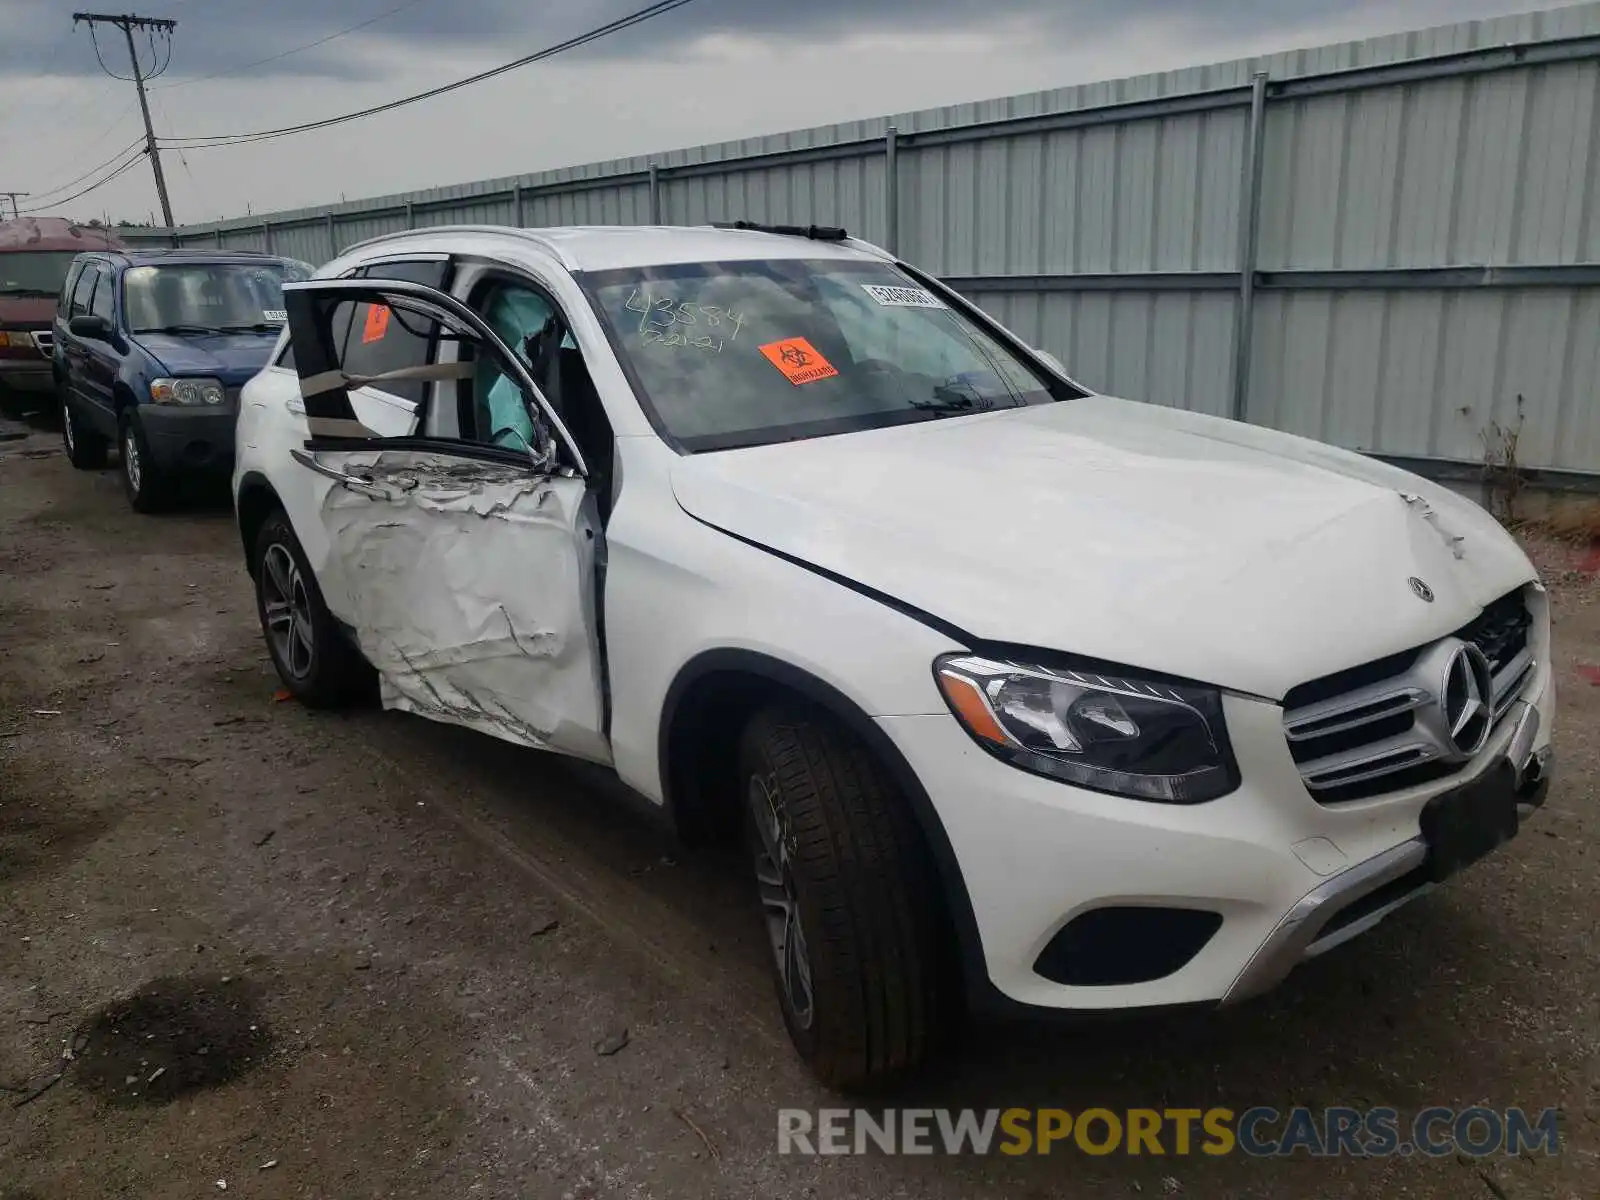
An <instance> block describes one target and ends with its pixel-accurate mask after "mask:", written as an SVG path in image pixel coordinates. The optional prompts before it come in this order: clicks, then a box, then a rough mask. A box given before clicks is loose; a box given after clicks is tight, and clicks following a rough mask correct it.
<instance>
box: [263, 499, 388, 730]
mask: <svg viewBox="0 0 1600 1200" xmlns="http://www.w3.org/2000/svg"><path fill="white" fill-rule="evenodd" d="M251 563H252V564H253V566H254V568H255V571H254V573H255V579H256V611H257V613H258V614H259V615H260V618H261V632H262V633H263V634H264V635H265V636H266V640H267V652H268V653H269V654H270V655H271V656H272V665H273V666H274V667H276V668H277V670H278V678H280V679H281V680H283V685H284V687H286V688H288V689H289V691H291V692H293V693H294V695H295V698H296V699H298V700H299V701H300V702H301V703H302V704H305V705H307V706H308V707H311V708H333V707H336V706H338V705H340V704H344V703H347V702H349V701H351V700H353V699H356V698H357V697H359V696H360V695H362V694H363V693H364V692H366V691H367V690H369V688H370V686H371V680H372V668H371V667H369V666H367V664H366V663H365V662H364V661H363V660H362V658H361V656H360V655H359V654H358V653H357V652H356V650H355V648H354V647H353V646H351V645H350V643H349V642H348V641H347V640H345V636H344V633H343V631H342V630H341V629H340V628H339V623H338V622H337V621H336V620H334V617H333V614H332V613H330V612H329V611H328V606H327V605H326V604H325V603H324V602H323V599H322V589H320V588H319V587H318V586H317V577H316V576H315V575H313V574H312V573H311V566H310V564H309V563H307V562H306V556H305V551H304V550H302V549H301V548H300V541H299V539H298V538H296V537H295V535H294V530H293V529H292V528H290V525H289V518H288V517H287V516H285V515H284V513H283V512H282V511H281V510H280V511H279V512H275V513H273V514H272V515H271V516H270V517H268V518H267V519H266V521H265V522H264V523H263V524H262V526H261V532H260V533H258V534H257V535H256V544H255V552H254V554H253V556H252V557H251Z"/></svg>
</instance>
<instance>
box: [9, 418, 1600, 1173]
mask: <svg viewBox="0 0 1600 1200" xmlns="http://www.w3.org/2000/svg"><path fill="white" fill-rule="evenodd" d="M56 447H57V443H56V441H55V439H54V437H53V436H51V435H47V434H44V433H35V434H33V435H32V436H30V437H27V438H24V439H19V440H11V441H7V442H4V443H0V1087H3V1088H5V1089H6V1090H5V1091H3V1092H0V1105H3V1108H0V1113H3V1116H0V1200H47V1198H48V1200H59V1198H66V1197H95V1198H97V1200H98V1198H101V1197H107V1196H135V1197H155V1198H165V1197H194V1196H200V1195H211V1194H215V1193H216V1192H217V1191H218V1190H219V1188H220V1186H221V1184H222V1183H226V1190H227V1191H228V1192H230V1193H238V1194H242V1195H248V1196H263V1197H290V1196H294V1197H313V1196H315V1197H336V1198H339V1200H346V1198H353V1197H369V1196H370V1197H377V1196H419V1197H421V1196H426V1197H435V1196H437V1197H450V1198H460V1197H466V1196H475V1197H476V1196H483V1197H502V1196H503V1197H513V1196H515V1197H543V1196H551V1197H562V1198H568V1197H572V1198H582V1197H598V1196H613V1195H619V1196H663V1197H668V1196H684V1197H697V1198H698V1197H718V1196H740V1197H743V1196H753V1195H763V1196H813V1195H821V1196H846V1195H848V1196H859V1197H871V1198H876V1197H897V1196H917V1197H930V1198H943V1197H949V1198H951V1200H954V1198H956V1197H960V1198H962V1200H970V1198H972V1197H987V1196H994V1197H1000V1196H1005V1197H1040V1198H1042V1197H1047V1196H1065V1195H1071V1196H1074V1197H1102V1196H1130V1195H1134V1194H1140V1193H1142V1194H1150V1195H1171V1194H1182V1195H1189V1196H1200V1197H1211V1196H1215V1197H1263V1198H1265V1197H1273V1198H1274V1200H1283V1198H1289V1200H1294V1198H1297V1197H1351V1198H1354V1197H1367V1196H1373V1195H1383V1196H1414V1197H1451V1198H1458V1197H1481V1198H1483V1200H1495V1198H1496V1197H1499V1198H1502V1200H1521V1198H1523V1197H1534V1196H1550V1197H1572V1198H1574V1200H1578V1198H1580V1197H1581V1198H1584V1200H1590V1198H1592V1197H1594V1196H1596V1195H1600V1001H1597V992H1600V988H1597V984H1600V968H1597V958H1596V956H1595V955H1594V953H1593V950H1592V935H1593V927H1594V924H1595V918H1596V912H1597V907H1596V901H1595V899H1594V895H1595V889H1594V885H1593V879H1594V874H1595V867H1596V856H1595V845H1596V841H1595V839H1596V834H1597V830H1600V825H1597V820H1596V816H1595V812H1594V808H1595V787H1596V778H1597V776H1596V770H1595V766H1596V761H1597V757H1600V687H1596V686H1594V685H1592V684H1591V683H1590V682H1588V679H1587V677H1586V676H1585V674H1584V673H1583V672H1582V668H1584V667H1590V668H1593V667H1594V666H1596V665H1597V664H1600V606H1597V605H1596V604H1595V603H1594V600H1595V597H1596V596H1597V595H1600V585H1597V584H1596V582H1595V580H1594V577H1593V576H1592V575H1588V574H1585V573H1584V572H1583V571H1581V570H1579V569H1578V568H1579V566H1580V564H1581V562H1582V559H1583V554H1582V552H1579V551H1577V550H1569V549H1567V548H1565V547H1561V546H1557V545H1554V544H1549V543H1543V544H1539V545H1537V546H1535V552H1536V554H1537V556H1538V558H1539V561H1540V562H1541V565H1542V567H1543V568H1544V570H1545V571H1546V575H1547V579H1548V580H1549V581H1550V582H1551V585H1552V591H1553V593H1554V596H1555V611H1556V614H1557V632H1556V639H1557V640H1556V646H1557V660H1558V661H1557V674H1558V681H1559V683H1558V686H1559V687H1560V689H1561V692H1562V701H1563V708H1562V713H1561V723H1560V726H1559V729H1558V736H1557V749H1558V757H1559V768H1560V774H1559V778H1558V780H1557V783H1556V785H1555V787H1554V788H1553V790H1552V792H1551V795H1550V799H1549V802H1548V804H1547V806H1546V809H1545V811H1544V812H1543V813H1542V814H1540V815H1539V816H1537V817H1536V818H1535V819H1534V820H1533V821H1532V822H1530V823H1529V825H1528V826H1527V827H1526V828H1525V829H1524V831H1523V834H1522V836H1520V837H1518V838H1517V839H1516V840H1515V841H1514V842H1513V843H1512V844H1511V845H1510V846H1509V847H1507V848H1505V849H1504V850H1502V851H1501V852H1499V853H1498V854H1496V855H1494V856H1493V857H1491V858H1490V859H1489V860H1488V861H1486V862H1485V863H1483V864H1481V865H1480V866H1479V867H1477V868H1476V869H1474V870H1472V871H1470V872H1468V873H1467V874H1465V875H1464V876H1462V877H1461V878H1459V879H1456V880H1453V881H1452V882H1451V883H1450V884H1449V885H1448V886H1447V887H1445V888H1443V889H1441V890H1440V891H1439V892H1437V893H1435V894H1434V895H1433V896H1430V897H1429V898H1427V899H1426V900H1423V901H1421V902H1419V903H1417V904H1415V905H1412V906H1410V907H1409V908H1407V909H1405V910H1403V911H1402V912H1401V913H1399V914H1398V915H1396V916H1395V917H1394V918H1393V919H1391V920H1390V921H1388V922H1386V923H1385V924H1384V925H1382V926H1381V927H1380V928H1379V929H1377V930H1376V931H1374V932H1373V933H1372V934H1370V935H1368V936H1366V937H1364V938H1362V939H1358V940H1357V941H1356V942H1354V943H1352V944H1351V945H1349V946H1347V947H1345V948H1344V949H1343V950H1341V951H1340V952H1338V953H1335V954H1331V955H1328V956H1326V957H1325V958H1323V959H1320V960H1318V961H1317V962H1315V963H1313V964H1311V965H1309V966H1307V967H1305V968H1303V969H1301V970H1300V971H1298V972H1297V973H1296V974H1295V975H1294V976H1293V977H1292V978H1291V980H1290V981H1289V982H1288V983H1287V984H1286V985H1285V986H1284V987H1282V988H1281V989H1279V990H1278V991H1277V992H1276V993H1274V994H1273V995H1271V996H1269V997H1266V998H1264V999H1262V1000H1261V1001H1258V1002H1256V1003H1253V1004H1250V1005H1247V1006H1244V1007H1242V1008H1239V1009H1236V1010H1232V1011H1228V1012H1225V1013H1220V1014H1209V1015H1205V1016H1202V1017H1195V1018H1184V1019H1183V1020H1173V1019H1168V1020H1163V1021H1140V1022H1128V1023H1119V1024H1115V1025H1098V1026H1095V1027H1094V1028H1093V1029H1092V1030H1089V1031H1084V1030H1081V1029H1079V1030H1073V1029H1064V1028H1060V1027H1044V1028H1039V1027H1033V1026H1013V1027H1006V1028H1000V1029H985V1030H979V1031H976V1032H974V1033H973V1034H971V1035H970V1036H969V1037H968V1038H967V1040H966V1042H965V1043H964V1044H963V1045H962V1046H961V1047H960V1048H959V1050H958V1051H957V1053H956V1054H955V1055H954V1057H953V1059H952V1060H951V1062H950V1063H949V1064H948V1066H947V1067H946V1068H945V1069H944V1070H942V1071H941V1072H940V1073H939V1074H937V1075H936V1076H934V1077H932V1078H929V1079H928V1080H926V1081H924V1082H922V1083H920V1084H918V1085H917V1086H916V1087H915V1088H914V1089H913V1090H910V1091H907V1092H905V1093H902V1094H900V1095H895V1096H888V1097H884V1098H882V1100H881V1101H880V1102H878V1103H880V1104H881V1105H884V1106H889V1105H899V1106H911V1105H952V1106H972V1107H980V1108H982V1107H990V1106H998V1107H1008V1106H1013V1105H1050V1106H1060V1107H1065V1108H1069V1109H1074V1110H1081V1109H1083V1108H1086V1107H1090V1106H1095V1105H1099V1106H1104V1107H1108V1108H1112V1109H1120V1108H1128V1107H1143V1106H1150V1107H1168V1106H1172V1107H1197V1108H1204V1107H1209V1106H1211V1105H1214V1104H1222V1105H1226V1106H1228V1107H1231V1108H1234V1109H1236V1110H1242V1109H1244V1108H1247V1107H1250V1106H1251V1105H1255V1104H1271V1105H1276V1106H1278V1107H1281V1108H1287V1107H1289V1106H1290V1105H1293V1104H1307V1105H1332V1104H1348V1105H1354V1106H1357V1107H1367V1106H1370V1105H1378V1104H1387V1105H1391V1106H1393V1107H1396V1108H1398V1109H1400V1110H1402V1111H1403V1112H1410V1111H1414V1110H1416V1109H1419V1108H1421V1107H1424V1106H1427V1105H1432V1104H1439V1105H1450V1106H1456V1107H1462V1106H1466V1105H1469V1104H1474V1103H1484V1104H1488V1105H1491V1106H1495V1107H1501V1108H1504V1107H1507V1106H1511V1105H1523V1106H1526V1107H1529V1108H1533V1109H1540V1108H1543V1107H1546V1106H1551V1105H1556V1106H1560V1108H1561V1110H1562V1114H1563V1115H1562V1138H1563V1152H1562V1153H1561V1154H1560V1155H1559V1156H1556V1157H1554V1158H1545V1157H1542V1156H1541V1157H1538V1158H1534V1157H1531V1156H1530V1157H1526V1158H1522V1159H1506V1158H1495V1159H1491V1160H1484V1161H1481V1162H1480V1161H1472V1160H1468V1159H1465V1158H1458V1157H1456V1156H1450V1157H1447V1158H1444V1159H1441V1160H1423V1159H1420V1158H1406V1159H1401V1158H1394V1159H1389V1160H1384V1161H1370V1162H1360V1161H1350V1160H1344V1161H1327V1160H1323V1161H1311V1160H1308V1159H1304V1158H1300V1159H1295V1160H1289V1161H1272V1162H1252V1161H1248V1160H1245V1159H1244V1158H1242V1157H1239V1156H1232V1157H1227V1158H1223V1159H1208V1158H1203V1157H1200V1156H1194V1157H1183V1158H1180V1157H1170V1158H1165V1159H1155V1158H1151V1157H1148V1156H1144V1157H1124V1156H1121V1155H1117V1156H1112V1157H1105V1158H1099V1157H1090V1156H1086V1155H1084V1154H1081V1153H1078V1152H1077V1151H1075V1150H1067V1151H1065V1152H1063V1151H1061V1150H1058V1151H1057V1152H1056V1153H1055V1154H1053V1155H1051V1156H1049V1157H1031V1158H1024V1159H1007V1158H1000V1157H990V1158H971V1157H968V1158H958V1159H949V1158H942V1157H941V1158H912V1157H899V1158H889V1157H884V1156H876V1155H875V1156H866V1157H859V1158H858V1157H833V1158H799V1157H784V1156H779V1155H778V1154H777V1153H776V1136H775V1129H776V1112H777V1110H778V1109H779V1108H780V1107H788V1106H794V1107H803V1108H817V1107H823V1106H828V1105H830V1104H838V1103H839V1101H838V1100H837V1099H835V1098H832V1097H829V1096H828V1095H827V1094H826V1093H824V1092H822V1091H821V1090H820V1089H819V1088H817V1087H816V1085H814V1084H813V1083H812V1082H810V1080H809V1079H808V1077H807V1076H806V1074H805V1073H804V1072H803V1070H802V1069H801V1068H800V1066H799V1065H798V1063H797V1062H796V1060H795V1059H794V1057H793V1056H792V1054H791V1053H790V1051H789V1048H788V1045H787V1042H786V1039H785V1036H784V1033H783V1029H782V1025H781V1022H780V1020H779V1018H778V1015H777V1009H776V1006H775V1004H774V1003H773V1001H772V998H771V996H770V993H769V985H768V983H767V979H766V974H765V964H764V961H763V955H764V953H765V948H764V945H763V943H762V942H761V940H760V939H761V934H760V932H759V929H758V928H757V926H756V922H755V918H754V916H753V914H752V911H751V909H750V908H749V906H748V902H747V900H746V897H745V893H744V890H743V885H742V883H741V879H740V869H739V865H738V864H737V863H736V862H731V861H729V860H728V858H727V857H726V856H725V855H724V854H721V853H712V852H696V853H689V852H685V851H683V850H681V849H679V848H677V847H675V846H673V845H670V844H668V843H666V842H664V841H663V840H661V839H660V837H659V836H658V835H656V834H655V833H653V832H652V831H650V830H649V829H648V828H646V827H644V826H643V825H641V824H639V823H638V822H637V821H636V820H634V819H632V818H630V817H629V816H628V815H626V810H625V809H623V808H622V807H621V806H619V805H618V804H617V803H616V802H615V799H614V797H611V796H608V795H607V794H605V793H604V791H603V789H600V788H598V787H597V786H596V785H595V784H594V783H593V782H592V781H590V780H588V779H587V778H585V777H582V776H580V775H578V774H577V773H575V772H574V771H573V770H572V769H570V768H569V767H567V766H565V765H564V764H562V763H561V762H559V761H554V760H551V759H549V758H547V757H545V756H541V755H537V754H533V753H530V752H527V751H523V750H519V749H516V748H513V747H510V746H506V745H502V744H499V743H496V742H493V741H490V740H488V739H485V738H482V737H479V736H477V735H474V734H468V733H464V732H461V731H458V730H452V729H448V728H444V727H440V726H436V725H431V724H428V723H426V722H423V721H420V720H418V719H416V718H412V717H406V716H401V715H396V714H386V713H383V712H380V711H377V710H376V709H372V710H362V711H356V712H352V713H348V714H342V715H330V714H323V713H311V712H307V711H304V710H302V709H300V708H299V707H298V706H295V705H293V704H287V703H278V702H275V701H274V693H275V690H276V683H275V679H274V677H273V675H272V673H271V669H270V667H269V665H268V663H267V660H266V656H265V654H264V652H263V649H262V646H261V642H260V636H259V632H258V630H257V627H256V622H255V615H254V604H253V599H252V595H251V591H250V587H249V584H248V581H247V579H246V578H245V575H244V573H243V570H242V569H241V564H240V558H239V553H238V544H237V538H236V535H235V533H234V530H233V526H232V521H231V515H230V514H229V512H228V510H227V507H226V498H225V497H222V498H220V499H218V498H206V497H201V498H199V499H198V500H197V502H196V503H194V504H191V505H190V506H188V507H186V508H185V510H184V511H181V512H179V513H175V514H171V515H168V516H162V517H139V516H137V515H135V514H133V513H132V512H131V511H129V509H128V507H127V505H126V504H125V502H124V501H123V499H122V496H121V494H120V490H119V481H118V479H117V477H116V475H115V473H104V474H84V473H79V472H74V471H73V470H72V469H71V468H70V467H69V466H68V465H67V463H66V461H65V460H64V459H63V458H62V457H61V455H60V454H59V452H58V451H57V448H56ZM64 1052H72V1054H73V1057H72V1059H71V1060H69V1061H66V1062H64V1061H63V1054H64ZM63 1067H65V1070H64V1071H63V1070H62V1068H63ZM58 1074H59V1075H60V1078H59V1079H57V1078H56V1077H57V1075H58ZM40 1089H43V1090H40Z"/></svg>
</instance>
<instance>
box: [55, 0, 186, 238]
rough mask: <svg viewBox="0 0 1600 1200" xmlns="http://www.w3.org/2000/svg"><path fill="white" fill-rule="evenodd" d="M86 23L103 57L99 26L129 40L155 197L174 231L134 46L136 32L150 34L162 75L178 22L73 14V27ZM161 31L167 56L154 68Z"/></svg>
mask: <svg viewBox="0 0 1600 1200" xmlns="http://www.w3.org/2000/svg"><path fill="white" fill-rule="evenodd" d="M79 21H84V22H87V23H88V26H89V39H90V40H91V41H94V42H95V48H94V53H95V57H96V58H100V43H99V42H98V41H95V32H94V30H95V26H96V25H115V26H116V27H117V28H118V29H120V30H122V36H123V37H124V38H126V39H127V41H128V61H129V62H130V63H131V64H133V86H134V88H135V90H137V91H138V93H139V111H140V112H141V113H142V114H143V115H144V146H145V153H146V154H148V155H149V156H150V167H151V169H152V170H153V171H154V172H155V177H156V195H157V196H159V197H160V198H161V215H162V217H163V218H164V219H165V220H166V222H167V228H169V229H170V228H172V224H173V221H172V201H170V200H168V199H167V177H166V176H165V175H163V174H162V173H161V151H160V150H159V149H158V148H157V146H156V131H155V130H154V129H153V128H152V127H151V125H150V102H149V101H148V100H147V99H146V98H145V94H144V76H143V74H141V72H140V69H139V50H138V47H136V46H135V45H134V44H133V31H134V30H135V29H138V30H142V31H144V32H145V33H146V34H148V35H149V38H150V53H151V60H150V63H151V67H152V68H153V71H152V73H153V74H155V75H159V74H161V72H162V71H165V70H166V69H167V66H168V65H169V64H170V63H171V62H172V31H173V30H174V29H176V28H177V27H178V23H177V22H176V21H174V20H171V19H170V18H165V17H139V16H134V15H133V14H131V13H123V14H122V15H120V16H115V15H112V14H108V13H87V12H75V13H73V14H72V27H73V28H74V29H76V28H77V27H78V22H79ZM158 31H159V32H160V33H161V34H162V36H163V37H165V38H166V41H167V57H166V61H165V62H163V63H162V64H161V65H160V66H159V67H157V66H156V65H155V57H156V33H157V32H158ZM100 65H101V66H102V67H105V66H106V64H105V60H104V59H100ZM106 74H108V75H111V74H112V72H111V69H110V68H109V67H106ZM113 78H116V79H121V78H122V76H120V75H114V76H113Z"/></svg>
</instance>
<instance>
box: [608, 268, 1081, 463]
mask: <svg viewBox="0 0 1600 1200" xmlns="http://www.w3.org/2000/svg"><path fill="white" fill-rule="evenodd" d="M583 278H584V283H585V285H586V286H587V288H588V289H589V292H590V295H591V297H592V298H593V300H594V303H595V306H596V308H597V309H598V310H599V311H600V314H601V316H602V318H603V319H604V321H605V322H606V323H607V324H608V325H609V327H610V329H609V332H610V335H611V338H612V342H613V344H614V345H615V346H616V349H617V353H618V356H619V357H620V358H621V359H622V361H623V365H624V367H625V368H626V369H627V370H628V371H629V372H630V374H631V375H632V376H633V382H634V385H635V388H636V389H637V390H638V392H639V393H640V398H641V400H642V401H643V403H644V404H645V405H646V406H647V407H648V408H649V409H651V410H652V411H653V414H654V419H655V422H656V424H657V427H658V428H660V429H661V430H662V431H663V432H664V433H665V434H666V435H667V436H668V437H669V438H670V439H672V440H673V441H675V442H676V443H677V444H678V445H680V446H681V447H682V448H683V449H685V450H688V451H690V452H695V451H701V450H719V449H727V448H730V447H734V446H751V445H758V444H760V443H763V442H776V441H789V440H793V439H796V438H806V437H819V436H823V435H826V434H833V433H846V432H851V431H855V430H861V429H875V428H879V427H881V426H885V425H898V424H904V423H907V422H911V421H926V420H935V419H938V418H940V417H947V416H953V415H959V414H962V413H971V412H982V411H985V410H988V409H993V408H1010V407H1016V406H1018V405H1024V404H1046V403H1049V402H1051V401H1053V400H1056V399H1061V398H1064V397H1068V396H1072V395H1075V394H1076V393H1075V392H1074V391H1073V390H1072V389H1071V387H1070V386H1069V385H1067V384H1065V383H1062V382H1060V381H1057V380H1054V379H1052V377H1050V376H1048V375H1046V374H1045V373H1044V372H1043V371H1042V370H1041V369H1040V368H1037V367H1035V366H1033V365H1032V364H1031V363H1029V362H1027V361H1024V360H1023V359H1022V358H1021V357H1020V356H1019V355H1018V354H1016V353H1015V352H1014V351H1012V350H1010V349H1008V348H1007V347H1006V346H1005V345H1004V344H1003V343H1002V342H1001V341H1000V340H999V339H998V338H996V337H995V336H994V335H993V334H991V333H989V332H988V331H987V330H986V329H985V328H984V327H982V326H980V325H979V324H978V323H977V322H975V321H973V320H972V319H971V318H969V317H967V316H965V315H964V314H962V313H960V312H957V311H956V310H955V309H952V308H950V307H948V306H947V305H946V304H945V303H944V302H943V301H942V300H940V299H939V298H938V297H937V296H935V295H934V294H933V293H931V292H929V291H927V290H926V289H925V288H923V287H922V286H921V285H920V284H919V283H917V282H916V280H914V279H912V278H910V277H909V276H907V275H905V274H904V273H903V272H901V271H899V270H897V269H896V268H895V267H893V266H891V265H889V264H888V263H881V262H862V261H853V260H848V259H843V260H841V259H822V260H816V261H810V260H798V259H775V260H767V261H754V262H730V263H692V264H675V265H671V266H659V267H635V268H628V269H625V270H615V271H597V272H592V273H589V274H587V275H585V276H584V277H583Z"/></svg>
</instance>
